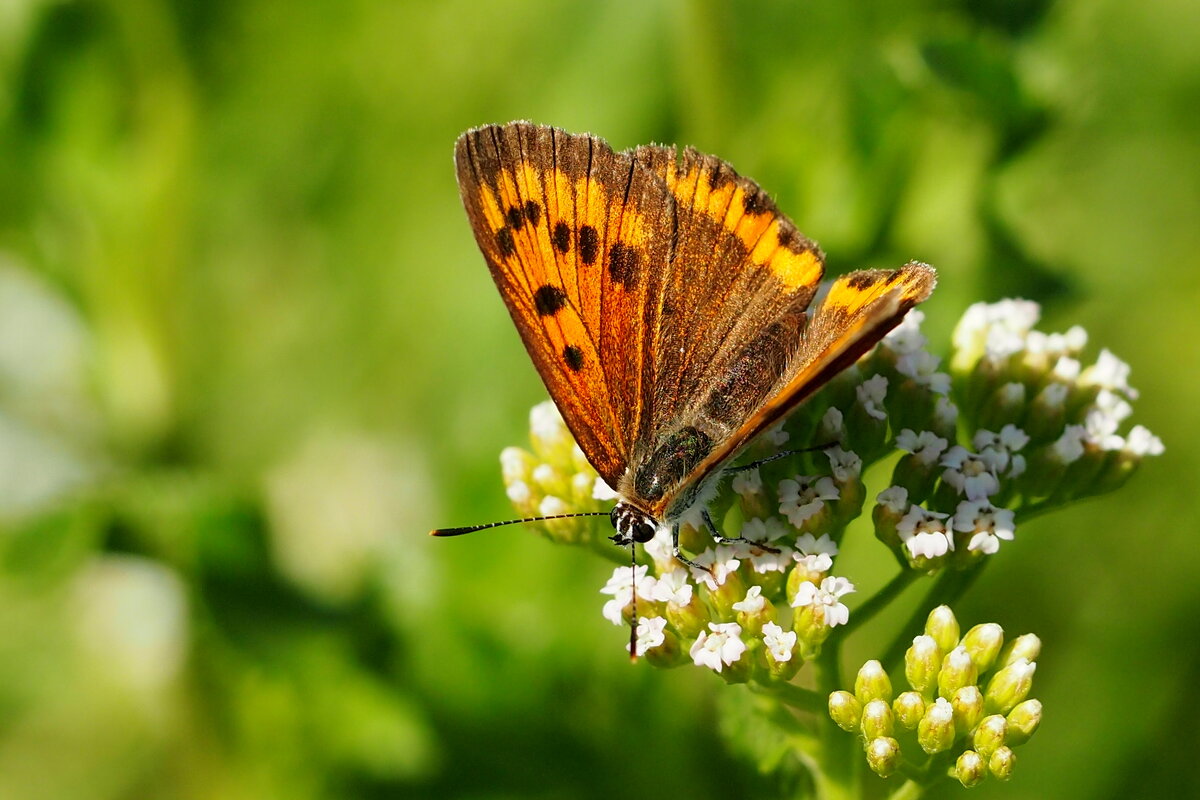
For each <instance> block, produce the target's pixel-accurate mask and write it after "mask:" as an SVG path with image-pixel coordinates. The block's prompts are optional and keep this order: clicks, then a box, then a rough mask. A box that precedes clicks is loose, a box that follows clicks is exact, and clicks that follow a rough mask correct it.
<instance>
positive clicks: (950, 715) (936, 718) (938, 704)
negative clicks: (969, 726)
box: [925, 697, 954, 725]
mask: <svg viewBox="0 0 1200 800" xmlns="http://www.w3.org/2000/svg"><path fill="white" fill-rule="evenodd" d="M925 719H927V720H929V721H930V722H932V723H934V724H935V725H945V724H946V723H947V722H950V721H951V720H953V719H954V706H952V705H950V701H949V700H947V699H946V698H944V697H939V698H938V699H937V700H934V701H933V704H932V705H930V706H929V707H928V708H927V709H925Z"/></svg>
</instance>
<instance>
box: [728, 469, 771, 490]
mask: <svg viewBox="0 0 1200 800" xmlns="http://www.w3.org/2000/svg"><path fill="white" fill-rule="evenodd" d="M732 486H733V491H735V492H737V493H738V494H739V495H740V496H742V497H748V496H750V495H756V494H759V493H760V492H762V489H763V482H762V473H760V472H759V471H758V470H757V469H747V470H743V471H741V472H739V473H737V474H736V475H734V476H733V483H732Z"/></svg>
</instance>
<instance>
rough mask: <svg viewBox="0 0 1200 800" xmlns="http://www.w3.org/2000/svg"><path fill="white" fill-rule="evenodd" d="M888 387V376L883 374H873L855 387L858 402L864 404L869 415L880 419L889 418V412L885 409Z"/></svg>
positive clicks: (864, 408)
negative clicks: (884, 400)
mask: <svg viewBox="0 0 1200 800" xmlns="http://www.w3.org/2000/svg"><path fill="white" fill-rule="evenodd" d="M887 387H888V380H887V378H885V377H884V376H882V375H872V376H871V377H870V378H867V379H866V380H865V381H863V382H862V383H860V384H859V385H858V386H856V387H855V388H854V392H855V394H856V395H857V396H858V402H859V403H860V404H862V407H863V410H864V411H866V412H867V415H868V416H871V417H874V418H875V419H879V420H884V419H887V412H886V411H884V410H883V399H884V398H885V397H887Z"/></svg>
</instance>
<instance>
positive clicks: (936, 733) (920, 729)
mask: <svg viewBox="0 0 1200 800" xmlns="http://www.w3.org/2000/svg"><path fill="white" fill-rule="evenodd" d="M917 742H918V743H919V744H920V745H921V749H922V750H924V751H925V752H926V753H929V754H930V755H933V754H934V753H941V752H943V751H945V750H949V749H950V746H951V745H952V744H954V708H953V707H951V705H950V703H949V702H948V701H947V700H946V699H945V698H942V697H939V698H938V699H937V700H936V701H935V702H933V703H930V704H929V707H928V708H926V709H925V716H924V718H923V719H922V720H921V721H920V723H918V724H917Z"/></svg>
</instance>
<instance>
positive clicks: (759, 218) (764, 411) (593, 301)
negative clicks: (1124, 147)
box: [455, 122, 934, 543]
mask: <svg viewBox="0 0 1200 800" xmlns="http://www.w3.org/2000/svg"><path fill="white" fill-rule="evenodd" d="M455 163H456V168H457V173H458V180H459V186H460V189H461V193H462V198H463V203H464V206H465V208H466V210H467V215H468V218H469V219H470V222H471V226H472V229H473V230H474V233H475V237H476V241H477V242H478V244H479V247H480V250H481V251H482V252H483V255H484V258H485V260H486V261H487V264H488V267H489V269H490V271H491V273H492V277H493V278H494V280H495V282H496V285H497V287H498V288H499V290H500V294H501V296H502V297H503V299H504V301H505V304H506V305H507V307H508V309H509V312H510V314H511V316H512V318H513V321H514V323H515V324H516V327H517V330H518V331H519V333H520V335H521V338H522V340H523V341H524V343H525V347H526V349H527V350H528V352H529V354H530V357H531V358H532V359H533V362H534V364H535V366H536V367H537V370H538V374H539V375H540V376H541V378H542V380H543V382H544V383H545V384H546V388H547V390H548V391H549V392H550V395H551V397H552V398H553V399H554V401H555V403H556V405H557V406H558V407H559V410H560V411H561V412H562V416H563V419H564V420H565V422H566V424H567V426H568V428H569V429H570V430H571V433H572V434H573V435H574V436H575V439H576V441H577V442H578V443H579V446H580V448H581V449H582V450H583V452H584V454H585V455H586V456H587V458H588V460H589V461H590V462H591V464H592V465H593V466H594V467H595V468H596V470H597V472H598V473H599V474H600V476H601V477H602V478H603V479H604V481H605V482H606V483H607V484H608V485H609V486H610V487H613V488H614V489H615V490H616V492H617V494H618V497H619V502H618V504H617V506H616V508H614V509H613V513H612V516H611V518H612V522H613V525H614V527H615V528H616V529H617V534H618V535H617V537H615V538H616V540H617V541H618V542H620V543H628V542H632V541H647V540H648V539H649V538H650V537H651V536H653V533H654V530H656V529H657V528H658V527H659V526H661V525H667V526H670V527H676V526H677V522H678V520H679V518H680V517H682V516H683V515H684V514H685V513H686V512H687V511H689V510H691V509H692V508H694V507H696V506H698V505H706V504H707V501H708V499H710V498H711V496H712V494H713V492H714V491H715V486H716V483H717V482H718V481H719V479H720V475H721V473H722V470H723V468H724V467H725V466H727V465H728V464H729V463H730V462H731V460H732V459H733V458H734V457H735V456H736V455H737V453H739V452H740V451H741V450H742V449H743V448H745V447H746V445H748V444H749V443H750V441H752V440H753V438H754V437H755V436H756V435H757V434H759V433H761V432H762V431H763V430H765V429H766V428H767V427H769V426H770V425H772V424H774V423H775V422H777V421H778V420H779V419H781V418H782V417H783V416H784V415H785V414H787V413H788V412H789V411H790V410H792V409H793V408H795V407H796V405H797V404H799V403H800V402H801V401H803V400H804V399H805V398H806V397H807V396H809V395H810V394H811V393H812V392H813V391H815V390H816V389H817V388H819V387H820V386H822V385H823V384H824V383H825V382H826V381H828V380H829V379H830V378H831V377H832V376H833V375H835V374H836V373H837V372H839V371H840V370H842V369H844V368H845V367H846V366H849V365H850V364H852V363H853V362H854V361H855V360H856V359H857V358H858V357H859V356H861V355H862V354H863V353H864V352H866V350H868V349H869V348H870V347H871V346H873V345H874V344H875V342H877V341H878V340H879V339H880V338H882V337H883V335H884V334H886V333H887V331H888V330H890V329H891V328H892V327H894V326H895V325H896V324H898V323H899V322H900V320H901V318H902V317H903V315H904V314H905V313H906V312H907V311H908V309H909V308H911V307H912V306H914V305H915V304H916V303H918V302H920V301H922V300H924V299H925V298H926V297H927V296H928V295H929V293H930V291H932V288H933V285H934V273H933V270H932V269H930V268H929V267H927V266H925V265H923V264H916V263H910V264H908V265H906V266H904V267H901V268H899V269H895V270H864V271H860V272H855V273H851V274H850V275H847V276H843V277H841V278H839V279H838V280H837V281H835V282H834V284H833V286H832V287H831V288H830V290H829V292H828V294H827V295H826V299H825V300H824V302H823V303H822V304H821V306H820V307H819V309H818V310H817V311H816V312H815V313H814V314H812V316H811V317H810V315H809V312H808V307H809V304H810V303H811V302H812V299H813V297H814V295H815V294H816V292H817V287H818V285H819V283H820V281H821V278H822V276H823V273H824V257H823V255H822V253H821V251H820V250H819V249H818V248H817V246H816V245H815V244H814V243H813V242H812V241H811V240H809V239H807V238H806V237H805V236H803V235H802V234H801V233H800V232H799V231H797V230H796V228H795V226H794V225H793V224H792V223H791V221H790V220H789V219H788V218H787V217H786V216H784V215H783V214H781V213H780V212H779V211H778V209H776V207H775V205H774V203H773V202H772V201H771V199H770V198H769V197H768V196H767V194H766V193H765V192H763V191H762V190H761V189H760V188H759V187H758V185H757V184H755V183H754V182H753V181H751V180H749V179H747V178H744V177H742V176H740V175H738V174H737V173H736V172H735V171H734V170H733V168H732V167H730V166H729V165H728V164H726V163H725V162H723V161H721V160H720V159H717V158H714V157H712V156H708V155H704V154H702V153H699V152H697V151H695V150H692V149H690V148H688V149H685V150H682V151H676V150H675V149H673V148H668V147H661V146H655V145H647V146H642V147H638V148H635V149H633V150H628V151H624V152H619V153H618V152H614V151H613V150H612V148H610V147H609V146H608V145H607V144H606V143H605V142H604V141H603V140H601V139H598V138H596V137H593V136H587V135H573V134H569V133H566V132H564V131H561V130H558V129H556V128H549V127H546V126H539V125H533V124H531V123H525V122H514V123H509V124H507V125H488V126H483V127H481V128H476V129H473V130H471V131H468V132H466V133H464V134H463V135H462V136H461V137H460V138H459V140H458V142H457V145H456V148H455Z"/></svg>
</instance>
